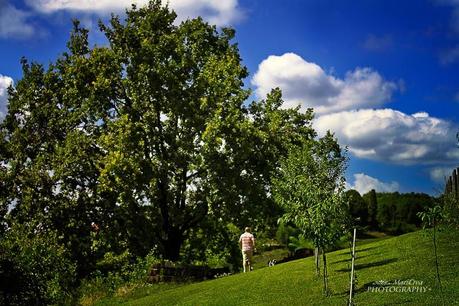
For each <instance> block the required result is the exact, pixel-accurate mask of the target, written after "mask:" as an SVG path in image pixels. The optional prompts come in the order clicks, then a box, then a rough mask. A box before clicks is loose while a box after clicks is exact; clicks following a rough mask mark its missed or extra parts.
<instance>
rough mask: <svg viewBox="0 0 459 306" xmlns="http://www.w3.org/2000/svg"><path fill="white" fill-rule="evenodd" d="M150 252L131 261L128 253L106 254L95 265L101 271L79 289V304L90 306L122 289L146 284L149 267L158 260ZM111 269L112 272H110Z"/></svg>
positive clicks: (84, 282)
mask: <svg viewBox="0 0 459 306" xmlns="http://www.w3.org/2000/svg"><path fill="white" fill-rule="evenodd" d="M154 254H155V252H154V251H152V252H150V254H148V255H147V256H145V257H143V258H142V257H137V259H135V260H134V259H133V257H132V256H131V255H130V253H129V251H125V252H123V253H121V254H119V255H115V254H113V253H112V252H107V253H106V254H105V256H104V258H103V259H102V260H101V261H99V262H98V263H97V266H98V267H99V268H101V269H102V270H97V271H95V272H93V273H92V274H91V275H90V277H88V278H86V279H85V280H83V281H82V283H81V286H80V287H79V289H78V291H79V296H80V299H79V303H80V304H81V305H92V304H93V303H94V302H95V301H97V300H99V299H101V298H104V297H106V296H111V295H113V294H114V293H115V292H117V290H119V289H120V288H123V287H126V286H127V287H132V286H134V287H135V286H137V285H139V286H141V285H143V284H145V283H146V281H147V278H148V274H149V272H150V268H151V266H153V264H155V263H159V262H160V260H159V259H157V257H156V256H155V255H154ZM110 269H112V270H110Z"/></svg>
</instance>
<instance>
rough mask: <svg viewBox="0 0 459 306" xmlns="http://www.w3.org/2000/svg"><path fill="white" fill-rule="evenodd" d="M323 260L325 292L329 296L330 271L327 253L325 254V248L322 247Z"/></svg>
mask: <svg viewBox="0 0 459 306" xmlns="http://www.w3.org/2000/svg"><path fill="white" fill-rule="evenodd" d="M322 259H323V260H322V261H323V263H324V272H323V274H324V294H325V295H326V296H328V271H327V255H326V254H325V250H324V249H322Z"/></svg>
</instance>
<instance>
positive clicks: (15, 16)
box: [0, 1, 36, 38]
mask: <svg viewBox="0 0 459 306" xmlns="http://www.w3.org/2000/svg"><path fill="white" fill-rule="evenodd" d="M29 16H30V14H29V13H26V12H24V11H21V10H18V9H16V8H15V7H14V6H12V5H10V4H9V3H7V2H6V1H1V2H0V38H27V37H30V36H32V35H33V34H35V32H36V31H35V30H34V27H33V26H32V25H30V24H28V22H27V18H28V17H29Z"/></svg>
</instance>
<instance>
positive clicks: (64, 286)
mask: <svg viewBox="0 0 459 306" xmlns="http://www.w3.org/2000/svg"><path fill="white" fill-rule="evenodd" d="M69 256H70V255H69V253H68V251H67V250H66V249H65V248H64V247H63V246H62V245H60V244H59V242H58V237H57V235H56V234H55V233H54V232H36V233H31V232H30V231H28V230H27V229H26V228H25V227H24V226H17V227H15V228H11V229H9V230H8V231H7V232H6V235H5V237H3V239H2V240H1V241H0V274H1V275H2V277H1V280H0V304H1V305H5V304H7V305H32V304H33V305H36V304H64V303H65V301H68V300H69V299H70V298H71V288H72V287H73V286H74V285H75V282H76V281H75V279H76V277H75V276H76V272H75V271H76V265H75V263H73V262H71V261H70V259H69V258H70V257H69Z"/></svg>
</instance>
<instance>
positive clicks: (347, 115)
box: [314, 109, 459, 164]
mask: <svg viewBox="0 0 459 306" xmlns="http://www.w3.org/2000/svg"><path fill="white" fill-rule="evenodd" d="M314 127H315V128H316V130H317V131H318V132H319V134H324V133H325V132H326V131H327V130H330V131H332V132H334V133H335V135H336V136H337V138H338V140H339V141H340V143H341V144H342V145H347V146H349V151H350V152H351V153H352V154H353V155H355V156H357V157H361V158H367V159H371V160H379V161H386V162H392V163H397V164H414V163H421V164H432V163H445V162H453V161H457V160H458V158H459V150H458V149H457V148H456V139H455V134H456V130H457V126H455V125H454V124H453V123H451V122H449V121H446V120H443V119H438V118H435V117H431V116H430V115H429V114H427V113H424V112H420V113H415V114H412V115H407V114H404V113H402V112H400V111H396V110H393V109H379V110H373V109H365V110H358V111H344V112H339V113H334V114H329V115H324V116H320V117H319V118H317V119H316V120H315V122H314Z"/></svg>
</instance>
